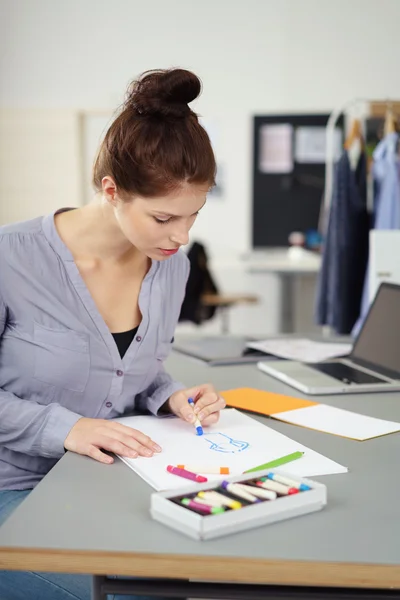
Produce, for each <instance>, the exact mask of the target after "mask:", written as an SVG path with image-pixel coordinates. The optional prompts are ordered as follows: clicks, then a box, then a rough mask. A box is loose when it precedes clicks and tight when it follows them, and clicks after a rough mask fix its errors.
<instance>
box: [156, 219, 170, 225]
mask: <svg viewBox="0 0 400 600" xmlns="http://www.w3.org/2000/svg"><path fill="white" fill-rule="evenodd" d="M154 220H155V221H156V222H157V223H160V225H165V224H166V223H169V222H170V220H171V218H169V219H157V217H154Z"/></svg>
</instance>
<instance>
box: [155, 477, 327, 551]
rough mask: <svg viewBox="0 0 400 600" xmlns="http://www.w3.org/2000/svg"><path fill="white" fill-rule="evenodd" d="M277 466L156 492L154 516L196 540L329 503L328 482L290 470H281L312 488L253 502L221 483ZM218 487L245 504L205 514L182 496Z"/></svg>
mask: <svg viewBox="0 0 400 600" xmlns="http://www.w3.org/2000/svg"><path fill="white" fill-rule="evenodd" d="M273 472H274V469H266V470H265V471H259V472H258V473H248V474H246V475H236V476H225V477H223V476H222V477H221V478H220V479H219V480H218V481H215V480H214V481H209V482H207V483H201V484H188V485H186V486H182V488H180V489H177V490H176V489H175V490H172V491H167V492H155V493H153V494H152V495H151V504H150V513H151V516H152V518H153V519H155V520H156V521H159V522H160V523H163V524H164V525H167V526H168V527H171V528H172V529H176V530H177V531H180V532H181V533H184V534H185V535H187V536H189V537H191V538H194V539H196V540H208V539H213V538H217V537H221V536H223V535H228V534H230V533H238V532H239V531H245V530H246V529H252V528H254V527H260V526H261V525H269V524H272V523H275V522H277V521H282V520H284V519H291V518H292V517H298V516H301V515H304V514H307V513H311V512H314V511H317V510H321V509H322V508H323V507H324V506H325V505H326V503H327V492H326V486H325V485H323V484H321V483H317V482H315V481H312V480H311V479H305V478H300V477H297V476H296V475H291V474H290V473H289V472H285V473H284V472H283V471H281V470H279V474H280V475H284V476H286V477H288V478H289V479H291V480H294V481H296V482H298V483H299V484H304V485H305V486H308V487H309V488H310V489H308V490H306V491H299V492H298V493H297V494H291V495H286V496H280V495H278V497H277V498H276V499H275V500H261V499H260V502H257V503H250V502H247V501H246V500H244V499H240V498H238V497H237V496H233V495H231V494H230V493H228V492H227V491H226V490H223V489H222V488H221V487H220V483H221V482H222V481H229V482H230V483H243V484H246V485H251V484H253V483H255V482H256V481H258V480H260V479H261V477H266V476H267V475H268V473H273ZM201 491H216V492H218V493H224V494H225V495H227V496H228V497H229V498H231V499H234V500H239V501H240V502H241V503H242V508H239V509H236V510H233V509H229V508H227V509H226V510H225V512H223V513H219V514H201V513H200V512H197V511H196V510H194V509H190V508H188V507H187V506H184V505H183V504H182V503H181V499H182V498H189V499H192V500H193V499H194V498H195V497H196V495H197V494H198V492H201Z"/></svg>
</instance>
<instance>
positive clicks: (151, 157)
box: [93, 69, 216, 197]
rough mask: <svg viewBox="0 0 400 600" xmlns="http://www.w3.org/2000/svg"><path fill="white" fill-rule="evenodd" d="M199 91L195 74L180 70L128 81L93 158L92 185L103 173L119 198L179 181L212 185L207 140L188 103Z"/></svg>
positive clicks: (159, 190)
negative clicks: (120, 103)
mask: <svg viewBox="0 0 400 600" xmlns="http://www.w3.org/2000/svg"><path fill="white" fill-rule="evenodd" d="M200 91H201V83H200V80H199V78H198V77H197V76H196V75H195V74H194V73H191V72H190V71H186V70H184V69H168V70H157V71H146V72H145V73H143V74H142V75H141V76H140V77H139V79H138V80H137V81H134V82H132V83H131V85H130V86H129V88H128V92H127V97H126V100H125V103H124V104H123V106H122V110H121V112H120V114H119V115H118V117H117V118H116V119H115V121H114V122H113V123H112V124H111V126H110V128H109V129H108V131H107V133H106V135H105V138H104V140H103V142H102V144H101V147H100V150H99V153H98V156H97V159H96V161H95V164H94V170H93V184H94V187H95V189H96V190H97V191H100V190H101V181H102V179H103V177H105V176H106V175H109V176H110V177H112V178H113V179H114V181H115V184H116V186H117V189H118V192H119V193H121V194H122V197H123V195H124V192H125V193H126V194H130V195H139V196H142V197H152V196H162V195H166V194H168V193H169V192H171V191H173V190H174V189H176V188H177V187H179V185H180V184H182V183H183V182H187V183H194V184H205V185H207V186H209V187H211V186H213V185H215V174H216V164H215V157H214V153H213V150H212V147H211V143H210V139H209V137H208V135H207V132H206V131H205V129H204V128H203V127H202V126H201V125H200V123H199V120H198V117H197V115H196V113H194V112H193V111H192V110H191V109H190V108H189V106H188V104H189V102H192V100H194V99H195V98H197V96H198V95H199V94H200Z"/></svg>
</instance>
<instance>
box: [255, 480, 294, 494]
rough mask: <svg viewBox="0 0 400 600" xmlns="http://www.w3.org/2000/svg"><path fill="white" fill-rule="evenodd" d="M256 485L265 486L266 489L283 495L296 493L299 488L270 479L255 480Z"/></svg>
mask: <svg viewBox="0 0 400 600" xmlns="http://www.w3.org/2000/svg"><path fill="white" fill-rule="evenodd" d="M257 485H258V486H260V487H262V488H265V489H266V490H272V491H273V492H277V493H278V494H282V495H283V496H288V495H292V494H298V492H299V490H298V489H296V488H293V487H288V486H287V485H283V484H282V483H278V482H276V481H271V479H267V480H266V481H257Z"/></svg>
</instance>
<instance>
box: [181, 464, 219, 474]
mask: <svg viewBox="0 0 400 600" xmlns="http://www.w3.org/2000/svg"><path fill="white" fill-rule="evenodd" d="M177 467H178V469H186V470H187V471H192V473H207V474H208V475H229V473H230V471H229V467H211V466H209V467H207V466H205V465H197V466H196V465H177Z"/></svg>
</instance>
